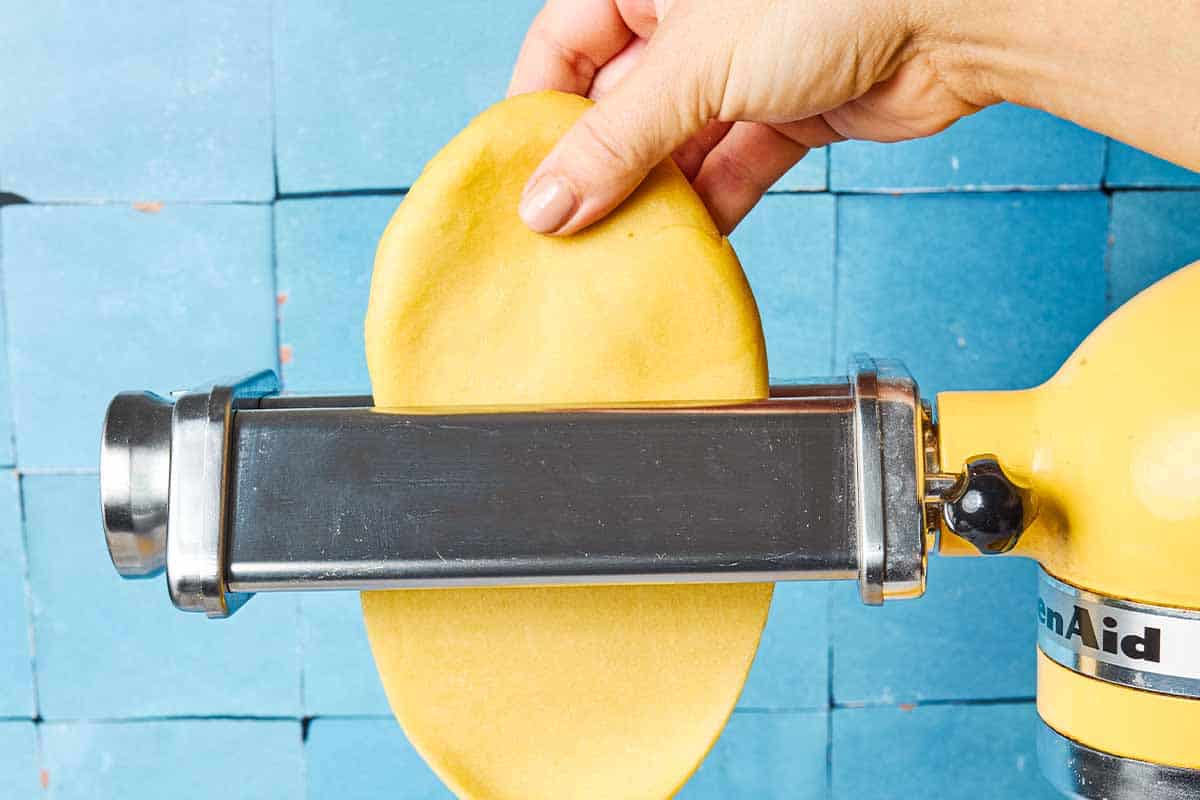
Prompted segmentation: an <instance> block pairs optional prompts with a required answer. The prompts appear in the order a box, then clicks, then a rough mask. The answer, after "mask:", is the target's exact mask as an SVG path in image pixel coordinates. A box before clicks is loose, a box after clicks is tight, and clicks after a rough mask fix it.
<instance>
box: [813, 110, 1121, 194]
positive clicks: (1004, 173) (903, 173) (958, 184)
mask: <svg viewBox="0 0 1200 800" xmlns="http://www.w3.org/2000/svg"><path fill="white" fill-rule="evenodd" d="M1103 171H1104V137H1103V136H1100V135H1098V134H1095V133H1092V132H1091V131H1087V130H1085V129H1083V128H1081V127H1079V126H1078V125H1075V124H1074V123H1070V122H1065V121H1063V120H1061V119H1058V118H1056V117H1053V116H1051V115H1049V114H1046V113H1044V112H1041V111H1033V110H1031V109H1027V108H1021V107H1019V106H1013V105H1007V104H1002V105H998V106H993V107H992V108H986V109H984V110H983V111H980V112H979V113H978V114H974V115H972V116H970V117H967V118H965V119H963V120H960V121H959V122H957V123H955V124H954V125H952V126H951V127H950V128H948V129H947V130H945V131H943V132H942V133H939V134H937V135H935V136H931V137H929V138H926V139H917V140H914V141H910V142H898V143H894V144H879V143H876V142H842V143H840V144H838V145H837V146H835V147H834V148H833V150H832V152H831V155H830V170H829V184H830V187H831V188H833V189H834V190H836V191H855V190H858V191H912V190H918V191H919V190H936V189H973V188H984V187H993V188H1002V187H1026V188H1028V187H1044V188H1055V187H1060V186H1099V185H1100V178H1101V175H1102V173H1103Z"/></svg>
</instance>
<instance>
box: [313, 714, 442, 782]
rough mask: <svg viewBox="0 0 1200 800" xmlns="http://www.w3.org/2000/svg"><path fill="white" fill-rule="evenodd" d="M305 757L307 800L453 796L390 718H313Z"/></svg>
mask: <svg viewBox="0 0 1200 800" xmlns="http://www.w3.org/2000/svg"><path fill="white" fill-rule="evenodd" d="M305 756H306V758H307V762H308V797H309V800H376V798H380V797H402V798H404V800H452V798H453V797H454V795H452V794H451V793H450V791H449V790H448V789H447V788H446V787H445V786H444V785H442V782H441V781H439V780H438V778H437V776H436V775H434V774H433V772H432V771H431V770H430V769H429V767H427V766H425V762H424V761H422V760H421V757H420V756H419V755H417V751H416V750H414V749H413V748H412V745H410V744H409V743H408V740H406V739H405V738H404V732H403V731H401V730H400V726H399V725H397V724H396V722H395V720H392V719H315V720H313V721H312V725H310V726H309V729H308V741H307V742H305ZM348 765H352V768H349V769H348V768H347V766H348Z"/></svg>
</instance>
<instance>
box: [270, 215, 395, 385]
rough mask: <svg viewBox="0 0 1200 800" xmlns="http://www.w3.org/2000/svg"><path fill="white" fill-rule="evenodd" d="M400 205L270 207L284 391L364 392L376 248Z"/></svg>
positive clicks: (368, 382) (369, 382) (366, 380)
mask: <svg viewBox="0 0 1200 800" xmlns="http://www.w3.org/2000/svg"><path fill="white" fill-rule="evenodd" d="M401 199H402V198H400V197H391V196H387V197H345V198H337V199H323V200H290V201H285V202H282V203H279V204H278V205H277V206H276V207H275V257H276V262H277V264H278V270H279V278H278V288H279V297H278V302H279V337H280V343H281V347H282V353H283V360H284V364H283V380H284V383H285V385H286V387H287V389H288V391H294V392H306V393H309V392H311V393H316V392H347V393H350V392H362V393H369V392H370V391H371V381H370V379H369V378H368V377H367V363H366V359H365V358H364V356H363V317H364V315H365V314H366V312H367V296H368V295H369V293H370V290H371V268H372V265H373V264H374V261H375V246H376V244H378V242H379V237H380V235H381V234H382V233H383V229H384V228H385V227H387V223H388V220H389V219H391V216H392V213H393V212H394V211H395V210H396V206H397V205H398V204H399V202H400V200H401Z"/></svg>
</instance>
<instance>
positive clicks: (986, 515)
mask: <svg viewBox="0 0 1200 800" xmlns="http://www.w3.org/2000/svg"><path fill="white" fill-rule="evenodd" d="M1035 516H1037V498H1036V496H1035V495H1034V494H1033V492H1032V491H1031V490H1029V489H1028V488H1026V487H1024V486H1020V485H1019V484H1017V483H1016V482H1015V481H1013V480H1012V479H1011V478H1009V477H1008V475H1007V474H1005V472H1004V470H1003V469H1001V467H1000V462H999V461H997V460H996V458H995V457H994V456H976V457H975V458H972V459H971V460H970V461H968V462H967V463H966V466H965V467H964V468H963V472H962V475H961V476H959V478H958V480H957V481H956V482H955V483H954V485H953V486H951V487H950V488H949V490H948V491H947V492H946V494H945V496H944V498H943V500H942V518H943V519H944V520H945V521H946V526H947V527H949V528H950V530H952V531H954V533H956V534H957V535H958V536H960V537H962V538H963V539H966V540H967V541H968V542H970V543H971V544H973V545H975V547H976V548H977V549H978V550H979V552H980V553H984V554H995V553H1006V552H1008V551H1009V550H1011V549H1012V548H1013V546H1014V545H1016V543H1017V539H1019V538H1020V537H1021V534H1022V533H1023V532H1024V531H1025V529H1026V528H1028V527H1029V525H1030V524H1031V523H1032V522H1033V519H1034V517H1035Z"/></svg>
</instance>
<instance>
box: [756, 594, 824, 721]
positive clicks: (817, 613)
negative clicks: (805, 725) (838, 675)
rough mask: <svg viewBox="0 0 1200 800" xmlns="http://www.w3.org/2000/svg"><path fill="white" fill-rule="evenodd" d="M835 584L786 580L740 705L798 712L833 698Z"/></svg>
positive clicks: (773, 599) (775, 600) (769, 618)
mask: <svg viewBox="0 0 1200 800" xmlns="http://www.w3.org/2000/svg"><path fill="white" fill-rule="evenodd" d="M830 642H831V637H830V634H829V586H828V585H827V584H824V583H780V584H776V586H775V596H774V597H773V598H772V600H771V613H770V615H769V616H768V617H767V626H766V628H765V629H764V630H763V636H762V639H761V640H760V641H759V644H758V653H757V654H756V655H755V657H754V665H753V666H752V667H751V668H750V675H749V677H747V678H746V685H745V686H744V687H743V688H742V696H741V697H740V698H739V699H738V708H740V709H744V710H747V711H794V710H797V709H807V708H825V706H826V704H827V703H828V701H829V646H830Z"/></svg>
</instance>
